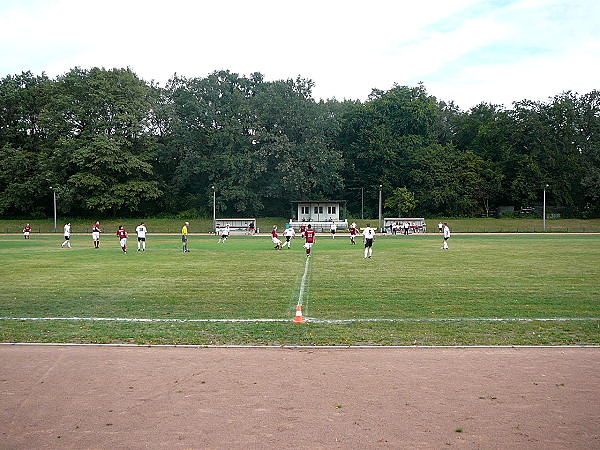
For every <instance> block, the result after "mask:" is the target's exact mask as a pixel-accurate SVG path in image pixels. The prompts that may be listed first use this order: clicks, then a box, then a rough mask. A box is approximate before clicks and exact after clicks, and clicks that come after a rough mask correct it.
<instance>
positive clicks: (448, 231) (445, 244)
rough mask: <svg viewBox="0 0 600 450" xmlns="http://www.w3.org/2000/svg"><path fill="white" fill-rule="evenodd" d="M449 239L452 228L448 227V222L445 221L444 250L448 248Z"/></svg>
mask: <svg viewBox="0 0 600 450" xmlns="http://www.w3.org/2000/svg"><path fill="white" fill-rule="evenodd" d="M448 239H450V228H448V224H447V223H446V222H444V246H443V247H442V250H448Z"/></svg>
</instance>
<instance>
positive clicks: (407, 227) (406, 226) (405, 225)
mask: <svg viewBox="0 0 600 450" xmlns="http://www.w3.org/2000/svg"><path fill="white" fill-rule="evenodd" d="M409 227H410V224H409V223H408V222H404V236H408V230H409Z"/></svg>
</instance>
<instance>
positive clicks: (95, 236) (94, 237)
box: [92, 221, 100, 248]
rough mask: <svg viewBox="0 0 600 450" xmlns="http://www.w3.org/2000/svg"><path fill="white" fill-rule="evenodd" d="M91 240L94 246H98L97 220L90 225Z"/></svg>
mask: <svg viewBox="0 0 600 450" xmlns="http://www.w3.org/2000/svg"><path fill="white" fill-rule="evenodd" d="M92 241H94V248H100V222H98V221H96V223H95V224H94V225H92Z"/></svg>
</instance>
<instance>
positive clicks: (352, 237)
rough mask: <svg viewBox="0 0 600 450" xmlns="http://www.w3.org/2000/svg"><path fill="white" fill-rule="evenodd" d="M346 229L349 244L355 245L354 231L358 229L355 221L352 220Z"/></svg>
mask: <svg viewBox="0 0 600 450" xmlns="http://www.w3.org/2000/svg"><path fill="white" fill-rule="evenodd" d="M348 231H350V245H356V241H355V239H356V233H357V231H358V229H357V228H356V223H354V222H352V223H351V224H350V228H349V229H348Z"/></svg>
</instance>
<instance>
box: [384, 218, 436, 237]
mask: <svg viewBox="0 0 600 450" xmlns="http://www.w3.org/2000/svg"><path fill="white" fill-rule="evenodd" d="M405 223H408V232H409V233H411V234H414V233H427V224H426V223H425V219H424V218H423V217H384V218H383V229H384V230H385V232H386V233H392V229H393V227H394V226H399V227H400V229H403V226H404V224H405ZM400 232H401V231H400V230H398V233H400Z"/></svg>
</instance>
